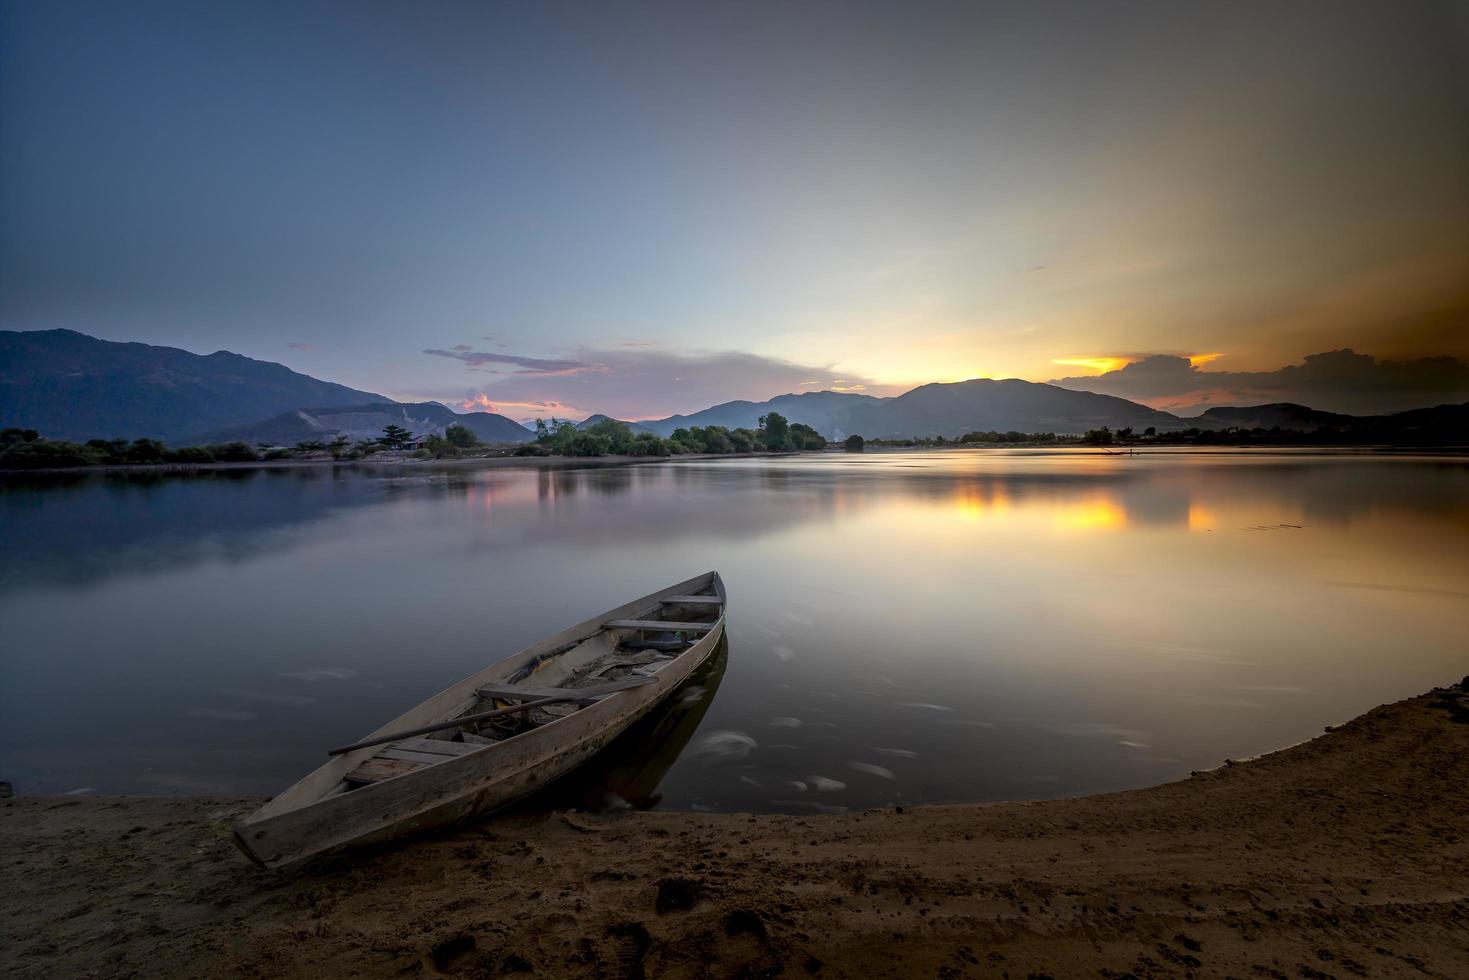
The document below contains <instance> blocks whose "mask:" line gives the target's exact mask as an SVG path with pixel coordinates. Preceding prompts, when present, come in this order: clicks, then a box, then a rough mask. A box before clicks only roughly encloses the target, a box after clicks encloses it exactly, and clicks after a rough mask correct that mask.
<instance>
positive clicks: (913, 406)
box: [643, 379, 1185, 440]
mask: <svg viewBox="0 0 1469 980" xmlns="http://www.w3.org/2000/svg"><path fill="white" fill-rule="evenodd" d="M768 412H779V413H780V414H781V415H784V416H785V417H786V418H787V419H789V420H790V421H792V422H803V423H805V424H806V425H809V426H811V427H812V428H813V429H815V430H816V431H817V432H820V433H821V434H822V435H824V436H826V437H827V438H828V439H832V440H840V439H844V438H846V437H847V436H849V435H853V434H856V435H861V436H865V437H867V438H869V439H903V438H908V437H910V436H939V435H942V436H947V437H955V436H961V435H963V434H964V433H966V432H974V431H977V430H978V431H987V430H999V431H1012V430H1013V431H1019V432H1056V433H1078V432H1085V431H1086V430H1087V429H1097V428H1101V427H1102V426H1104V425H1106V426H1111V427H1112V428H1119V427H1122V426H1129V425H1130V426H1133V427H1135V428H1137V429H1139V430H1141V429H1143V428H1146V427H1147V426H1150V425H1151V426H1156V427H1157V428H1159V429H1179V428H1184V427H1185V424H1184V422H1183V420H1181V419H1179V418H1178V417H1177V416H1175V415H1170V414H1168V413H1167V412H1160V411H1157V410H1156V409H1152V408H1148V407H1147V406H1146V405H1139V404H1137V403H1136V402H1130V401H1127V400H1126V399H1123V398H1113V397H1112V396H1110V395H1095V394H1092V393H1091V392H1086V391H1071V390H1069V389H1066V388H1058V387H1056V386H1055V385H1047V384H1036V383H1035V382H1031V381H1018V380H1009V381H989V380H985V379H976V380H973V381H959V382H955V383H953V384H929V385H922V386H920V387H918V388H914V389H913V390H912V391H910V392H907V393H906V394H902V395H898V396H897V397H896V398H875V397H873V396H871V395H859V394H851V393H847V392H837V391H812V392H806V393H804V394H799V395H778V396H777V397H775V398H772V399H770V400H769V401H764V402H747V401H736V402H726V403H724V404H723V405H715V406H714V407H713V408H708V409H705V410H704V411H702V412H695V413H694V414H693V415H674V416H671V417H669V418H666V419H659V420H657V421H650V422H644V423H643V424H644V425H646V426H647V427H648V428H650V429H652V430H654V431H655V432H657V433H658V434H659V435H664V436H666V435H668V434H669V433H670V432H672V431H673V430H674V429H677V428H679V427H680V426H689V425H723V426H726V427H728V428H736V427H739V426H746V427H748V428H754V427H755V425H756V423H757V420H758V419H759V418H760V416H762V415H765V414H766V413H768Z"/></svg>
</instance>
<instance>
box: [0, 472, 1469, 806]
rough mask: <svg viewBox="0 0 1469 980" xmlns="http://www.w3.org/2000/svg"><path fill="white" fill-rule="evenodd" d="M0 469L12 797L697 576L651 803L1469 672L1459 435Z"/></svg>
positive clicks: (1357, 693) (1069, 754)
mask: <svg viewBox="0 0 1469 980" xmlns="http://www.w3.org/2000/svg"><path fill="white" fill-rule="evenodd" d="M3 491H4V492H3V493H0V524H3V528H0V529H3V531H4V533H5V540H6V542H7V548H6V549H5V551H4V552H3V553H0V617H3V620H4V622H6V624H7V633H8V641H9V642H7V644H6V645H5V648H4V651H3V653H0V657H3V658H4V663H3V668H4V670H5V676H6V678H7V684H6V686H5V688H4V689H3V691H0V700H3V703H0V766H3V767H4V768H5V770H6V771H7V773H9V774H11V776H10V778H13V779H14V780H15V781H16V783H17V784H18V786H20V787H21V789H22V791H25V792H35V791H60V792H64V791H69V790H72V789H85V788H88V787H90V788H92V789H96V790H103V791H119V792H190V791H200V790H202V789H209V790H210V791H217V792H266V793H268V792H273V791H275V790H278V789H279V788H280V787H281V786H283V785H285V784H286V783H288V782H289V781H290V780H291V779H292V778H294V776H296V775H298V774H299V773H301V772H303V771H306V770H307V769H309V768H311V767H312V766H313V765H315V763H316V761H317V760H318V759H319V757H320V754H321V751H322V748H323V746H325V745H328V744H334V743H336V742H343V741H350V740H352V739H353V738H355V737H357V736H360V735H361V734H363V733H364V732H366V731H369V730H371V729H372V728H373V727H375V726H376V725H377V724H379V723H380V721H381V719H383V718H385V717H391V716H392V715H394V714H396V713H398V712H399V711H401V710H403V709H404V708H405V707H408V706H410V705H411V704H413V703H416V702H417V701H418V700H421V699H422V698H423V697H425V696H427V695H429V694H431V693H433V692H435V691H437V690H440V689H442V688H443V687H444V686H446V685H447V684H449V683H452V682H454V681H456V680H458V679H459V678H460V677H462V676H464V675H466V674H468V673H470V672H471V671H473V670H476V669H478V668H479V667H481V666H483V665H484V664H486V663H489V662H491V661H493V660H496V659H499V658H501V657H503V656H506V655H508V654H510V653H513V652H514V651H515V650H517V649H519V648H521V647H523V646H525V645H526V644H528V643H530V642H532V641H534V640H536V639H539V638H540V637H543V636H545V635H546V634H548V633H551V632H554V631H556V630H558V629H560V628H562V627H564V626H565V625H567V624H568V623H572V622H576V621H578V620H580V619H582V618H585V617H587V616H592V615H595V614H596V613H597V612H598V611H600V610H603V609H607V608H611V607H613V606H615V605H618V604H620V603H622V602H624V601H626V600H627V599H628V598H629V597H632V596H636V595H640V594H643V593H645V592H649V591H652V590H653V589H656V588H659V587H662V586H664V585H666V584H668V583H669V582H673V581H677V580H680V579H682V578H686V577H688V576H689V575H692V574H695V573H698V572H700V571H705V570H708V569H710V568H715V569H718V570H719V571H720V572H721V574H722V575H723V577H724V580H725V582H726V584H727V586H728V588H729V592H730V607H729V631H728V639H729V644H728V658H727V667H726V672H725V675H724V677H723V680H722V682H721V683H720V684H719V686H718V691H717V695H715V696H713V697H712V700H711V701H710V702H709V703H708V704H706V705H702V706H701V712H703V713H702V714H701V715H700V716H699V718H697V719H695V720H694V721H693V722H690V723H689V724H697V726H698V728H697V731H692V732H689V731H684V730H683V729H680V731H681V735H680V738H681V739H682V738H686V739H687V744H688V748H687V750H686V751H684V752H683V753H682V754H678V755H677V756H676V758H672V759H670V758H668V755H667V753H661V754H660V756H659V757H660V758H661V759H663V760H664V762H665V763H667V769H666V774H665V775H662V776H661V777H660V785H658V786H656V787H651V788H646V794H645V795H646V796H647V798H648V799H650V800H651V799H657V800H661V805H664V806H675V807H688V806H699V807H708V808H715V809H748V810H767V809H784V810H802V809H811V810H813V811H826V810H831V809H839V808H842V807H862V806H871V805H876V804H880V803H888V802H914V801H940V800H992V799H1002V798H1034V797H1044V796H1054V795H1062V794H1069V793H1079V792H1090V791H1097V790H1107V789H1117V788H1122V787H1126V786H1136V785H1142V784H1146V783H1151V782H1158V781H1161V780H1165V779H1170V778H1175V777H1178V776H1180V775H1184V774H1186V773H1187V772H1188V771H1189V770H1190V769H1196V768H1202V767H1206V766H1212V765H1217V764H1218V763H1219V762H1220V761H1222V759H1224V758H1226V757H1236V756H1242V755H1249V754H1254V753H1258V752H1262V751H1268V750H1269V749H1271V748H1274V747H1278V746H1281V745H1285V744H1289V743H1291V742H1295V741H1298V740H1300V739H1302V738H1306V737H1309V736H1310V735H1312V734H1314V733H1316V732H1319V731H1320V729H1321V727H1322V726H1323V725H1326V724H1332V723H1336V722H1339V721H1341V720H1343V719H1345V718H1348V717H1351V716H1353V715H1355V714H1358V713H1360V712H1361V711H1362V710H1363V709H1365V708H1368V707H1371V706H1372V705H1375V704H1377V703H1379V702H1381V701H1384V700H1390V699H1394V698H1398V697H1404V696H1408V695H1411V694H1414V693H1418V692H1420V691H1422V690H1424V689H1426V688H1428V687H1429V686H1432V685H1434V684H1439V683H1444V682H1446V681H1449V680H1456V679H1457V678H1459V677H1462V676H1463V675H1464V674H1465V673H1466V672H1469V648H1466V642H1465V638H1464V632H1463V629H1462V619H1463V610H1464V608H1465V604H1466V602H1469V548H1466V547H1465V545H1466V543H1469V464H1466V461H1465V460H1464V459H1462V458H1448V457H1446V458H1434V457H1409V456H1404V457H1374V456H1364V455H1351V454H1329V453H1284V454H1278V455H1268V454H1255V453H1238V452H1220V453H1189V452H1169V453H1161V454H1156V455H1137V456H1112V455H1102V454H1097V453H1084V452H1056V451H1049V452H1047V451H1035V452H1027V451H1019V452H1006V451H993V450H985V451H948V452H941V451H929V452H891V453H888V452H877V453H865V454H861V455H856V454H852V455H848V454H841V453H836V454H826V455H822V456H799V457H790V458H779V459H751V460H718V461H694V460H686V461H676V462H670V463H655V464H649V465H642V466H635V467H599V468H584V469H581V468H579V469H567V470H535V469H517V468H475V467H473V466H449V467H435V466H433V465H431V464H425V465H416V466H404V467H400V468H395V469H351V468H346V467H343V468H340V469H336V470H331V469H309V468H302V469H298V470H291V471H268V470H266V471H238V472H233V473H231V474H229V475H227V476H225V475H220V476H214V477H207V478H206V477H200V478H183V479H180V478H156V477H154V478H149V479H146V480H141V479H128V478H86V479H82V480H62V481H46V480H20V481H10V482H9V483H7V484H5V485H4V487H3ZM62 664H64V665H66V666H65V667H64V668H63V667H61V666H60V665H62ZM78 675H84V676H87V677H88V678H89V679H90V683H89V684H87V685H85V686H84V687H83V688H78V687H77V686H76V685H75V683H74V678H75V677H76V676H78ZM58 703H66V704H68V705H70V706H71V708H72V710H73V711H74V712H75V713H76V714H77V715H78V716H80V715H85V716H86V717H88V718H89V719H92V723H91V724H89V725H85V726H78V725H73V724H70V723H69V721H68V719H67V717H63V716H59V715H55V714H53V713H49V712H47V711H46V710H45V709H44V706H46V705H54V704H58ZM669 724H673V722H672V721H670V722H669ZM684 727H685V728H686V727H688V726H687V725H685V726H684ZM649 730H650V731H654V732H658V731H663V730H664V728H663V727H660V725H659V724H658V723H657V722H656V720H655V721H654V723H652V724H650V727H649ZM731 746H735V747H738V748H739V749H740V751H739V752H738V753H731V752H730V751H727V750H728V748H729V747H731ZM715 749H718V751H716V750H715ZM627 751H629V752H631V757H632V758H636V757H637V756H638V755H639V753H640V752H642V751H643V750H642V749H640V748H639V747H637V746H631V747H630V748H628V749H627ZM649 751H652V750H651V749H650V750H649ZM736 756H737V757H736ZM662 765H663V763H660V768H659V770H658V771H659V772H662ZM623 768H625V767H623ZM640 771H641V770H640ZM798 787H804V788H798Z"/></svg>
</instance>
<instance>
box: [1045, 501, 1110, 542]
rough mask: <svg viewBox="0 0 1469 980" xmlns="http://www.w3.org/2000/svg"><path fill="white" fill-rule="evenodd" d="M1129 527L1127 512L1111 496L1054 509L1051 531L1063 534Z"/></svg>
mask: <svg viewBox="0 0 1469 980" xmlns="http://www.w3.org/2000/svg"><path fill="white" fill-rule="evenodd" d="M1126 526H1127V511H1126V510H1124V509H1123V508H1122V505H1121V504H1120V503H1118V502H1117V501H1116V500H1114V499H1113V498H1112V497H1109V496H1100V495H1099V496H1095V497H1090V498H1087V499H1085V500H1082V501H1080V502H1078V503H1075V504H1067V505H1063V506H1059V507H1055V508H1052V511H1051V529H1052V530H1055V531H1060V532H1063V533H1067V534H1070V533H1076V532H1085V531H1115V530H1117V529H1119V528H1123V527H1126Z"/></svg>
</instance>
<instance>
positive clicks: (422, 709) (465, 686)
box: [235, 576, 724, 868]
mask: <svg viewBox="0 0 1469 980" xmlns="http://www.w3.org/2000/svg"><path fill="white" fill-rule="evenodd" d="M709 578H710V577H709V576H701V577H700V578H698V579H691V580H689V581H688V582H682V583H679V584H678V585H676V586H673V587H671V588H669V589H665V590H663V591H662V592H659V593H655V594H654V595H652V596H648V597H645V598H643V599H639V600H637V601H636V602H633V603H629V604H628V605H626V606H623V607H620V608H619V609H617V610H613V611H611V612H610V613H605V614H603V616H601V617H598V619H597V620H589V621H588V622H587V623H585V624H581V625H580V626H578V627H572V628H571V629H570V630H566V631H563V632H562V633H560V634H557V636H555V637H552V638H550V639H549V640H546V641H543V642H542V643H540V644H537V645H536V646H534V647H531V648H529V649H527V650H525V651H522V652H521V653H520V654H517V655H515V656H513V657H510V658H508V659H507V660H505V661H502V662H501V663H499V664H496V665H494V666H493V667H491V668H487V669H486V670H485V671H482V672H480V673H479V674H476V675H474V676H473V677H470V678H466V679H465V680H464V681H462V682H461V683H460V684H457V685H455V686H454V687H453V688H450V689H449V690H448V691H445V692H444V693H443V694H440V695H438V696H436V697H435V698H431V699H430V700H429V701H427V702H424V704H423V705H420V706H419V707H418V708H416V709H414V710H413V711H410V712H408V713H407V714H405V715H403V716H402V717H400V718H398V719H394V721H392V722H390V723H389V724H388V725H386V726H384V727H383V728H382V729H379V731H378V732H377V733H374V734H386V733H390V732H393V731H401V730H403V729H404V728H406V727H410V726H411V725H412V724H415V723H421V721H422V719H423V717H425V716H426V713H428V712H433V711H435V710H436V709H437V710H439V711H440V712H441V713H440V714H439V717H451V716H452V715H450V714H448V713H446V712H442V708H443V706H444V705H446V704H452V705H454V706H455V707H454V710H458V706H459V705H460V704H464V703H468V700H467V699H468V698H472V697H473V690H474V687H475V686H477V685H479V684H484V683H487V682H490V681H494V680H499V679H503V678H502V677H501V676H498V675H503V676H508V675H509V674H511V673H513V672H514V671H515V670H516V669H518V668H519V667H520V666H521V665H522V664H524V663H527V662H529V661H530V660H532V659H534V657H536V656H537V655H539V654H541V653H544V652H545V651H546V650H550V649H554V648H555V647H556V646H557V645H558V644H560V643H564V642H566V640H567V639H568V638H571V637H574V635H575V634H577V633H578V632H582V631H585V630H586V629H587V628H588V627H589V626H591V625H593V624H596V623H598V622H605V621H607V620H609V619H614V618H618V616H619V615H623V614H625V613H626V612H629V611H632V610H635V609H637V608H639V607H641V606H643V605H645V604H646V603H648V602H655V601H657V599H658V598H659V597H662V596H669V595H678V594H680V593H681V592H686V591H688V589H690V588H697V587H699V583H700V582H702V581H707V580H708V579H709ZM713 581H714V583H715V586H716V588H717V590H718V592H719V593H720V594H721V595H723V588H722V583H719V582H718V577H717V576H714V577H713ZM723 635H724V616H723V615H722V614H721V615H720V617H719V620H718V623H717V625H716V626H715V627H714V628H713V629H711V630H709V631H708V632H707V633H705V634H704V636H702V637H701V638H700V639H699V640H698V641H697V642H696V643H695V644H694V645H693V646H691V647H690V648H689V649H687V650H685V651H684V652H683V653H681V654H680V655H679V656H678V657H677V658H675V659H674V660H673V661H672V662H671V663H669V664H668V665H667V666H665V667H663V668H662V669H660V670H659V671H658V672H657V674H656V675H655V676H657V678H658V682H657V683H656V684H648V685H644V686H641V687H636V688H632V689H630V690H626V691H622V692H619V693H617V694H614V695H612V696H610V697H606V698H603V699H602V700H600V701H597V702H595V703H593V704H591V705H588V706H587V707H584V708H582V709H581V710H580V711H577V712H574V713H573V714H570V715H567V716H566V717H564V718H559V719H557V720H556V721H554V722H552V723H550V724H546V725H542V726H540V727H537V728H534V729H532V730H530V731H528V732H524V733H522V734H520V735H516V736H515V737H513V738H509V739H506V740H504V741H502V742H498V743H496V744H494V745H492V746H486V747H485V748H484V749H481V750H480V751H477V752H470V753H467V754H465V755H461V756H458V757H455V758H453V759H451V760H450V761H448V762H444V763H441V764H438V765H434V766H430V767H427V768H425V769H421V770H419V771H417V772H413V773H409V774H406V775H403V776H398V777H395V778H393V779H388V780H384V781H382V782H379V783H375V784H372V785H368V786H363V787H360V788H358V789H355V790H352V791H351V792H338V793H335V794H333V795H326V796H324V797H322V798H320V799H317V800H315V801H314V802H307V803H304V805H303V804H302V803H300V802H297V801H294V800H293V799H292V797H293V796H296V797H299V796H302V795H306V794H309V793H311V792H313V791H319V790H321V789H322V787H323V786H324V785H327V781H332V782H337V781H340V779H341V776H342V774H343V773H344V772H346V771H348V770H349V769H350V768H351V767H353V766H355V765H357V764H358V763H359V762H360V761H361V760H362V759H363V758H365V757H366V756H368V755H370V754H371V753H372V752H373V751H375V749H364V750H360V751H358V752H355V753H352V754H350V755H345V756H340V757H338V758H337V759H336V760H334V761H333V762H330V763H328V764H327V765H325V766H323V767H321V769H319V770H317V771H316V772H315V773H312V774H311V775H310V776H308V777H307V778H306V779H304V780H302V781H301V782H300V783H298V784H297V785H296V786H293V787H292V788H291V789H289V790H287V791H286V792H285V793H283V794H281V796H280V797H277V798H276V799H275V800H273V801H272V802H271V803H269V804H267V805H266V806H265V807H262V808H261V809H260V810H259V811H257V812H256V813H255V814H253V815H252V816H251V817H250V818H248V819H247V820H246V821H245V822H244V823H242V824H241V825H240V826H239V828H237V830H236V832H235V840H236V843H237V844H239V846H240V848H241V849H242V850H243V851H244V852H245V853H246V854H247V855H249V856H250V858H251V859H252V860H254V861H255V862H256V863H258V864H261V865H263V866H265V867H270V868H277V867H284V866H288V865H293V864H297V863H299V862H301V861H304V860H306V859H308V858H311V857H314V856H317V855H320V854H323V853H326V852H330V851H334V850H338V849H340V848H342V847H346V846H349V845H355V844H364V843H370V842H373V841H382V840H388V839H392V838H396V837H400V836H404V835H408V834H413V833H419V832H422V831H426V830H433V829H438V828H442V827H447V826H451V825H453V824H457V823H461V822H464V821H467V820H470V819H473V818H476V817H480V816H483V815H485V814H487V813H490V812H493V811H495V810H498V809H500V808H502V807H504V806H506V805H508V804H510V803H513V802H515V801H516V800H518V799H520V798H522V797H524V796H526V795H528V794H530V793H533V792H535V791H536V790H538V789H540V788H541V787H542V786H544V785H546V784H547V783H549V782H551V781H553V780H555V779H557V778H558V777H560V776H563V775H565V774H566V773H568V772H570V771H571V770H572V769H575V768H576V767H577V766H578V765H580V764H581V763H583V762H585V761H586V760H587V759H589V758H591V757H592V756H593V755H595V754H596V753H597V752H599V751H601V749H602V748H604V747H605V746H606V745H607V743H609V742H610V741H612V739H614V738H616V737H617V736H618V735H619V734H621V733H622V732H623V731H625V730H626V729H627V728H628V727H629V726H630V725H632V724H634V723H635V722H637V721H638V720H639V719H641V718H643V717H644V716H646V715H647V714H648V712H650V711H652V710H653V709H654V708H656V707H657V706H658V705H659V704H661V703H662V702H663V701H664V699H665V698H667V697H668V695H669V694H671V693H672V692H673V691H674V690H675V689H676V688H677V687H679V685H681V684H682V683H683V682H684V681H685V680H687V679H688V677H689V675H691V674H692V673H694V671H696V670H698V669H699V667H701V666H702V665H703V664H704V663H705V662H706V661H707V660H708V659H709V657H710V655H711V654H712V653H713V651H714V650H715V648H716V647H717V646H718V644H719V641H720V639H721V637H722V636H723Z"/></svg>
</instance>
